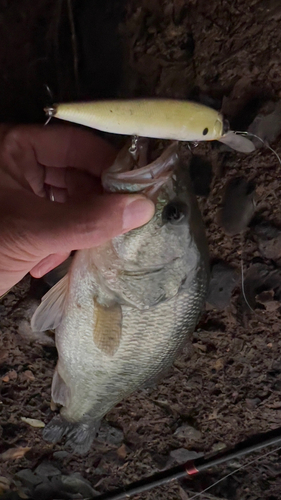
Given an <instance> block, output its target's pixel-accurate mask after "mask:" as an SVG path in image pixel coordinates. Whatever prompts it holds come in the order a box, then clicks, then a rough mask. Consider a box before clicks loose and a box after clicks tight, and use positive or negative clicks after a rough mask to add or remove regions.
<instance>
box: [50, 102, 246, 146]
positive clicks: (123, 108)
mask: <svg viewBox="0 0 281 500" xmlns="http://www.w3.org/2000/svg"><path fill="white" fill-rule="evenodd" d="M45 113H46V115H47V116H48V120H47V123H48V121H49V120H50V119H51V118H52V117H55V118H58V119H60V120H66V121H69V122H73V123H76V124H80V125H84V126H87V127H90V128H94V129H97V130H100V131H103V132H109V133H112V134H120V135H132V136H138V137H149V138H154V139H168V140H175V141H190V142H200V141H214V140H217V141H220V142H223V143H224V144H226V145H228V146H229V147H231V148H232V149H235V150H236V151H240V152H244V153H250V152H252V151H254V150H255V146H254V145H253V143H252V142H251V141H250V140H249V139H247V138H246V137H243V136H242V135H237V134H236V133H235V132H233V131H230V130H229V124H228V122H227V120H225V119H224V118H223V116H222V115H221V113H219V112H218V111H216V110H215V109H212V108H209V107H208V106H205V105H203V104H200V103H196V102H192V101H185V100H177V99H128V100H122V99H121V100H117V99H116V100H108V101H107V100H105V101H89V102H70V103H59V104H55V105H53V106H49V107H46V108H45Z"/></svg>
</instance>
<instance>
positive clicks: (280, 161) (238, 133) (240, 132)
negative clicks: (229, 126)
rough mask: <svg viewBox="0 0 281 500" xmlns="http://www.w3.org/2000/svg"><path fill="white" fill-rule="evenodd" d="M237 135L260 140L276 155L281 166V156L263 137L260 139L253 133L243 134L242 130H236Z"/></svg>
mask: <svg viewBox="0 0 281 500" xmlns="http://www.w3.org/2000/svg"><path fill="white" fill-rule="evenodd" d="M234 133H235V134H237V135H242V136H249V137H255V139H258V140H259V141H260V142H261V143H262V144H263V145H264V146H265V147H266V148H267V149H269V150H270V151H271V152H272V153H274V154H275V156H276V158H277V160H278V161H279V163H280V165H281V158H280V156H279V154H278V153H277V151H275V150H274V149H273V148H272V147H271V146H270V145H269V144H268V143H267V142H266V141H264V140H263V139H262V138H261V137H259V136H258V135H256V134H252V133H251V132H246V131H245V132H242V131H240V130H235V131H234Z"/></svg>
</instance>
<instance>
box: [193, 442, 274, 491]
mask: <svg viewBox="0 0 281 500" xmlns="http://www.w3.org/2000/svg"><path fill="white" fill-rule="evenodd" d="M278 450H281V446H278V448H275V449H274V450H271V451H268V452H267V453H265V454H264V455H262V456H261V457H257V458H255V459H254V460H250V462H248V463H247V464H244V465H241V466H240V467H238V468H237V469H235V470H233V471H232V472H229V474H227V475H226V476H223V477H222V478H221V479H218V480H217V481H216V482H215V483H213V484H211V486H208V488H205V490H203V491H200V493H196V494H195V495H193V496H192V497H190V498H189V499H188V500H194V498H199V497H200V496H201V495H203V493H206V491H209V490H210V489H211V488H213V487H214V486H217V484H219V483H221V482H222V481H224V480H225V479H227V478H228V477H230V476H233V474H236V473H237V472H239V471H240V470H242V469H246V468H247V467H249V465H252V464H254V463H256V462H258V460H261V459H262V458H265V457H267V456H268V455H272V453H275V452H276V451H278Z"/></svg>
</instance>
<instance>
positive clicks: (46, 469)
mask: <svg viewBox="0 0 281 500" xmlns="http://www.w3.org/2000/svg"><path fill="white" fill-rule="evenodd" d="M34 472H35V473H36V474H38V476H41V477H53V476H59V475H60V474H61V472H60V470H59V469H58V468H57V467H55V466H54V465H53V464H51V463H50V462H42V463H41V464H40V465H38V467H37V468H36V469H35V471H34Z"/></svg>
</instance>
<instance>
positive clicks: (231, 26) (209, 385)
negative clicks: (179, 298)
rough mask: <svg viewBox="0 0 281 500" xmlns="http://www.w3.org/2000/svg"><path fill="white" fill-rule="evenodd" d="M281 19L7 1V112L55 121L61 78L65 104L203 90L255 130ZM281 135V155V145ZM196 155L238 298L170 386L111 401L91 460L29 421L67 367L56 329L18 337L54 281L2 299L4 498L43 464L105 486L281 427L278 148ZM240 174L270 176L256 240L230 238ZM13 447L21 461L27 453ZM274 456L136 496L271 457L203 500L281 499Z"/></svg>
mask: <svg viewBox="0 0 281 500" xmlns="http://www.w3.org/2000/svg"><path fill="white" fill-rule="evenodd" d="M280 22H281V8H280V6H279V3H278V2H277V1H274V0H269V1H265V0H262V1H257V0H249V1H248V2H245V1H242V0H232V1H230V0H213V1H210V2H206V1H203V0H190V1H188V0H161V1H160V0H149V1H148V0H127V2H125V1H123V2H122V1H120V0H119V1H118V2H116V1H114V0H108V1H107V2H104V0H103V1H102V0H97V1H95V2H91V1H90V0H82V1H80V2H78V1H77V3H76V4H75V3H74V2H73V3H72V4H71V2H70V1H66V0H40V1H39V0H38V2H37V3H36V6H35V4H34V2H32V1H31V0H22V1H21V2H17V1H16V0H12V1H10V2H7V1H6V0H0V46H1V51H0V68H1V71H0V93H1V96H2V97H3V98H2V99H1V101H0V118H1V120H2V121H9V122H11V121H12V122H19V123H27V122H42V121H43V120H44V115H43V112H42V110H43V107H44V105H46V102H47V101H48V100H49V99H50V97H49V96H48V94H47V92H46V90H45V87H44V85H45V84H48V85H49V87H50V88H51V90H52V92H53V93H54V96H55V99H56V100H58V99H65V100H67V99H74V98H75V99H76V98H77V99H82V98H99V97H112V96H113V97H129V96H160V97H173V98H185V99H186V98H192V99H195V100H199V101H201V102H204V103H206V104H209V105H211V106H214V107H216V108H217V109H219V108H222V109H223V111H224V113H225V114H226V115H227V117H228V119H229V120H230V123H231V125H232V127H235V129H240V130H241V129H242V130H245V129H246V128H247V127H248V126H249V124H250V123H251V122H252V120H253V119H254V117H255V116H256V114H257V112H258V110H259V108H260V107H261V105H263V103H264V102H266V101H268V100H273V101H278V99H279V98H280V93H281V30H280ZM74 35H75V36H74ZM73 40H74V41H75V43H74V44H73ZM276 120H277V119H276ZM277 121H278V120H277ZM280 122H281V120H280V118H279V123H280ZM280 131H281V129H280ZM277 135H278V134H277ZM271 145H272V147H274V149H276V151H277V152H279V154H280V153H281V148H280V143H279V141H278V140H275V141H273V143H272V144H271ZM182 148H183V149H182V150H183V153H184V151H185V148H186V146H183V147H182ZM193 152H194V154H195V155H198V156H199V157H200V159H202V157H203V158H204V159H205V160H206V161H207V162H209V166H210V165H211V167H212V180H211V187H210V189H208V185H207V184H208V181H207V180H205V181H204V179H203V177H204V176H203V175H202V179H203V181H202V182H203V184H204V186H203V188H204V193H203V194H204V195H205V196H201V197H199V202H200V207H201V210H202V214H203V217H204V222H205V225H206V231H207V236H208V241H209V247H210V254H211V259H212V263H217V262H218V261H223V262H224V263H226V264H228V265H230V266H232V268H233V269H234V271H235V272H234V274H233V273H232V274H231V277H229V278H228V279H227V280H226V283H224V285H223V286H218V290H219V292H220V293H222V294H223V296H224V299H225V303H224V304H222V305H221V307H219V304H218V303H217V307H215V306H214V301H213V303H209V304H207V306H206V311H205V312H204V315H203V317H202V320H201V322H200V324H199V325H198V328H197V331H196V332H195V334H194V338H193V347H192V350H191V351H190V349H186V351H184V352H183V353H182V355H181V356H180V357H179V359H178V360H177V361H176V362H175V364H174V366H173V368H172V369H171V370H170V372H169V374H168V375H167V377H166V378H165V379H164V380H163V382H162V383H161V384H160V385H159V386H158V387H157V389H151V390H149V391H139V392H138V393H136V394H134V395H132V396H131V397H130V398H128V399H127V400H126V401H124V402H122V403H121V404H119V405H118V406H117V407H116V408H115V409H114V410H113V411H111V412H110V414H108V415H107V417H106V421H107V422H108V425H109V427H105V428H104V429H105V430H104V433H103V436H102V437H101V438H100V439H99V440H97V441H95V443H94V445H93V447H92V449H91V451H90V452H89V453H88V454H87V455H86V456H85V457H78V456H76V455H73V454H71V453H66V452H65V451H64V448H63V446H62V445H61V446H59V445H57V446H52V445H49V444H48V443H45V442H44V441H43V440H42V437H41V432H42V430H41V429H40V428H34V427H32V426H30V425H28V424H27V423H26V422H23V421H22V420H21V418H22V417H25V418H33V419H38V420H40V421H43V422H48V421H49V420H50V418H51V415H52V411H51V409H50V386H51V379H52V374H53V370H54V367H55V364H56V350H55V347H54V345H53V341H52V339H47V340H46V339H43V340H42V343H43V344H49V345H41V344H39V343H38V342H33V341H32V340H31V339H30V338H29V337H28V336H24V334H23V333H21V334H19V331H18V326H19V323H20V321H22V319H23V317H24V315H25V311H26V309H27V303H28V301H30V300H31V299H34V297H37V298H39V297H40V295H42V294H43V293H44V290H43V288H44V285H42V283H36V284H34V283H31V282H30V279H29V278H28V277H27V278H25V280H24V281H23V282H22V283H21V284H20V285H18V286H17V287H16V288H15V289H14V290H13V291H11V292H10V293H9V294H8V295H7V296H6V297H5V298H4V299H2V301H1V302H0V315H1V317H0V331H1V338H0V345H1V350H0V376H1V379H0V391H1V399H0V424H1V426H0V435H1V433H2V435H1V442H0V476H1V477H2V479H1V478H0V495H1V491H2V493H3V492H4V491H5V488H4V486H3V478H6V479H7V480H12V479H13V478H14V477H15V474H16V473H18V472H19V470H21V469H29V470H32V471H33V470H34V469H35V468H36V467H38V465H40V464H42V463H43V462H48V463H51V464H53V465H54V466H56V467H57V468H58V470H59V471H61V472H62V473H63V474H70V473H73V472H79V473H80V474H81V475H82V476H83V477H84V478H85V479H87V480H89V481H90V483H91V485H92V487H93V488H95V490H97V491H99V492H104V491H106V490H107V489H113V488H114V487H117V486H120V485H122V484H123V483H129V482H131V481H133V480H137V479H140V478H142V477H144V476H145V475H149V474H151V473H154V472H156V471H159V470H162V469H164V468H165V467H169V466H172V465H175V464H176V463H178V462H184V460H185V459H186V458H188V457H190V458H192V455H190V454H189V455H187V451H186V450H189V452H195V453H208V452H210V451H216V450H222V449H224V448H226V447H228V446H232V445H235V444H236V443H238V442H239V441H242V440H244V439H246V438H247V437H250V436H252V435H254V434H258V433H260V432H266V431H270V430H272V429H277V428H278V427H281V398H280V394H281V360H280V350H281V338H280V330H281V304H280V300H281V293H280V290H281V286H280V283H281V278H280V277H281V270H280V268H279V265H280V258H281V247H280V241H281V238H280V239H279V236H280V234H279V228H280V227H281V208H280V199H281V182H280V180H281V176H280V169H281V167H280V164H279V162H278V160H277V158H276V157H275V156H274V154H273V153H272V152H271V151H269V150H268V149H265V148H261V149H258V150H257V151H256V152H255V153H253V154H250V155H244V154H239V153H236V152H231V151H229V150H223V148H219V147H218V146H217V145H210V144H203V145H200V146H198V147H197V148H194V150H193ZM205 167H206V166H205ZM206 168H207V167H206ZM206 168H205V170H204V172H206ZM236 176H244V177H245V178H246V179H247V180H250V181H252V180H254V183H255V186H256V190H255V193H256V194H255V199H256V207H255V214H254V215H253V214H252V213H251V214H250V215H251V216H252V215H253V217H252V222H251V224H250V225H249V226H248V228H247V229H246V230H245V231H244V232H243V234H242V236H241V235H240V234H236V235H233V234H227V231H226V230H225V228H226V224H224V227H222V224H221V222H220V221H221V219H219V218H218V214H219V211H220V210H221V208H222V202H223V196H224V194H223V193H224V189H225V186H226V184H227V182H228V181H229V180H230V179H232V178H234V177H236ZM202 179H201V180H202ZM206 186H207V187H206ZM197 191H198V193H199V192H200V194H202V186H201V191H200V189H199V188H197ZM250 191H251V190H250ZM246 194H247V196H248V195H251V194H252V193H251V192H248V191H247V193H246ZM247 199H248V198H247ZM243 200H244V199H243ZM243 202H244V201H243ZM241 203H242V202H241ZM251 206H252V205H251ZM248 209H249V204H248V205H247V204H246V205H245V212H247V210H248ZM250 218H251V217H250V216H249V219H250ZM247 222H249V221H247ZM261 222H263V225H262V224H261ZM265 223H266V224H267V226H266V224H265ZM269 223H271V224H274V225H275V230H273V229H272V227H271V226H268V224H269ZM264 227H267V228H268V227H269V229H267V232H266V230H265V229H263V228H264ZM268 231H269V232H268ZM274 231H275V232H274ZM265 232H266V235H265ZM269 233H270V234H269ZM273 233H274V234H273ZM270 245H271V247H270V249H269V246H270ZM278 245H279V246H278ZM241 257H242V260H243V269H244V272H245V273H246V274H247V270H249V269H251V273H252V276H254V278H255V279H256V282H255V281H254V279H253V278H251V277H250V278H248V281H247V279H246V281H245V291H247V296H248V297H249V302H250V306H251V309H249V307H248V306H247V305H246V303H245V301H244V299H243V297H242V295H241ZM253 266H254V267H253ZM262 266H267V267H265V268H263V267H262ZM264 269H265V270H266V273H267V278H266V279H265V278H264V272H265V271H264ZM229 276H230V275H229ZM231 283H233V285H232V286H231ZM232 289H233V290H232ZM231 292H232V296H231V300H229V301H228V300H227V294H230V293H231ZM217 296H218V293H217ZM210 302H212V301H211V300H210ZM106 429H107V430H106ZM114 429H117V430H119V432H118V431H116V430H114ZM11 448H16V449H17V450H18V453H19V455H22V457H20V458H17V459H14V458H13V453H10V454H9V453H7V452H8V450H10V449H11ZM27 448H30V449H29V450H27ZM182 449H184V450H185V452H184V451H183V450H182ZM267 452H268V449H266V450H265V451H264V452H262V453H260V454H259V455H251V456H250V457H249V458H247V459H243V460H242V459H239V460H237V461H235V463H234V462H232V463H231V464H230V465H228V466H225V467H222V466H221V467H217V468H216V469H214V470H212V471H207V472H205V473H204V474H203V475H202V476H198V477H197V478H196V479H195V480H193V481H192V482H191V481H189V480H188V481H185V482H181V483H173V484H172V485H170V486H167V487H162V488H158V489H157V490H154V491H152V492H148V493H146V494H143V495H140V496H139V497H136V498H139V500H152V499H155V498H157V499H159V500H160V499H162V500H168V499H169V500H179V499H182V500H188V499H189V498H190V497H191V493H188V492H190V491H194V492H200V491H202V490H203V489H204V488H206V487H207V486H209V485H211V484H212V483H213V482H215V481H216V480H218V479H219V478H221V477H223V475H225V474H228V473H229V472H231V471H233V470H234V468H236V467H240V466H241V465H242V464H245V463H247V462H248V461H250V460H252V459H253V458H255V457H257V456H258V457H260V458H259V460H258V461H257V462H255V463H253V464H251V465H249V467H247V468H245V469H241V470H239V471H238V472H237V473H236V474H234V475H233V476H230V477H228V478H227V479H225V480H224V481H222V482H221V483H220V484H218V485H217V486H214V487H213V488H212V489H211V490H210V491H209V492H208V494H207V493H206V494H203V495H202V496H201V497H200V498H202V499H207V498H208V499H213V500H215V499H219V500H223V499H228V500H246V499H247V500H256V499H263V500H277V499H280V498H281V463H280V460H279V458H280V454H281V450H279V451H277V452H275V453H272V454H270V455H267V456H266V455H265V454H266V453H267ZM193 456H196V455H194V454H193ZM183 457H184V458H183ZM177 461H178V462H177ZM1 480H2V483H1ZM82 496H83V495H82ZM40 498H42V499H43V498H45V497H44V495H40ZM46 498H48V495H47V496H46ZM49 498H60V497H58V496H55V497H52V496H50V497H49Z"/></svg>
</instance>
